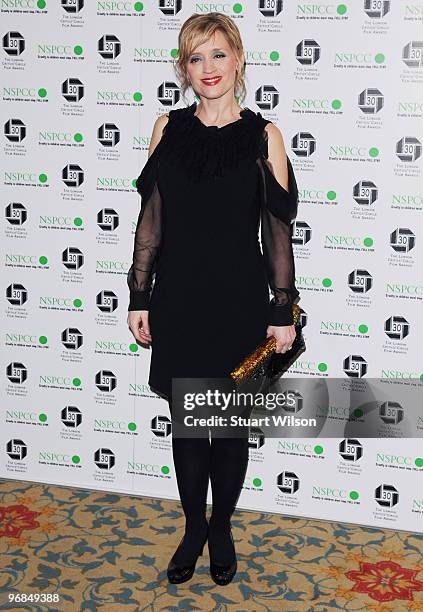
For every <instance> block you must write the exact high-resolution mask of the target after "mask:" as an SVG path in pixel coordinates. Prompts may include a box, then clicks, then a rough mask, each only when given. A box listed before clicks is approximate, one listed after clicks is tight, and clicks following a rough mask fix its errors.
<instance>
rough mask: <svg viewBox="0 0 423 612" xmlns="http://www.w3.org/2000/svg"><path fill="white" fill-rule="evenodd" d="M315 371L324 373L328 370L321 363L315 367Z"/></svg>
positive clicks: (325, 364)
mask: <svg viewBox="0 0 423 612" xmlns="http://www.w3.org/2000/svg"><path fill="white" fill-rule="evenodd" d="M317 369H318V370H319V372H326V370H327V369H328V366H327V363H324V362H323V361H322V362H320V363H319V365H318V366H317Z"/></svg>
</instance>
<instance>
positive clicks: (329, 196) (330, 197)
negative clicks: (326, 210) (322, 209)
mask: <svg viewBox="0 0 423 612" xmlns="http://www.w3.org/2000/svg"><path fill="white" fill-rule="evenodd" d="M326 197H327V199H328V200H330V201H331V202H332V201H333V200H336V191H328V192H327V194H326Z"/></svg>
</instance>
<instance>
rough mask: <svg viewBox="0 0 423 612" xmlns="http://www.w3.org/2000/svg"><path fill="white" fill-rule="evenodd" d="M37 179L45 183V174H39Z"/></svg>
mask: <svg viewBox="0 0 423 612" xmlns="http://www.w3.org/2000/svg"><path fill="white" fill-rule="evenodd" d="M38 180H39V181H40V183H46V182H47V174H44V173H43V174H40V176H39V177H38Z"/></svg>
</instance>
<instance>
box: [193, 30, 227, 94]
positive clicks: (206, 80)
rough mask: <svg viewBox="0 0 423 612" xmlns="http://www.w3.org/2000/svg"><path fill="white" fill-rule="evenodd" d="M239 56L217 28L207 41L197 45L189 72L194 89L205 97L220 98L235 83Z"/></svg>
mask: <svg viewBox="0 0 423 612" xmlns="http://www.w3.org/2000/svg"><path fill="white" fill-rule="evenodd" d="M236 66H237V58H236V56H235V54H234V52H233V51H232V49H231V48H230V46H229V44H228V42H227V40H226V38H225V36H224V34H223V33H222V32H221V31H220V30H217V31H216V32H215V33H214V36H213V37H212V38H210V39H209V40H208V41H207V42H205V43H203V44H202V45H199V46H198V47H195V48H194V50H193V51H192V53H191V54H190V56H189V58H188V64H187V72H188V75H189V79H190V81H191V85H192V88H193V89H194V91H195V92H196V93H197V94H198V95H200V96H204V97H205V98H220V97H221V96H222V95H223V94H225V93H226V92H227V91H230V90H231V89H234V85H235V70H236Z"/></svg>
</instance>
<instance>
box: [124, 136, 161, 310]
mask: <svg viewBox="0 0 423 612" xmlns="http://www.w3.org/2000/svg"><path fill="white" fill-rule="evenodd" d="M160 144H161V141H160V142H159V144H158V145H157V146H156V148H155V149H154V151H153V153H152V154H151V155H150V157H149V158H148V160H147V162H146V164H145V166H144V168H143V169H142V171H141V174H140V176H139V177H138V179H137V181H136V187H137V191H138V193H139V194H140V196H141V210H140V212H139V215H138V222H137V227H136V230H135V237H134V250H133V257H132V264H131V266H130V268H129V270H128V274H127V283H128V287H129V306H128V311H130V310H149V304H150V293H151V288H152V284H153V278H154V274H155V271H156V263H157V258H158V254H159V250H160V243H161V236H162V202H161V197H160V192H159V188H158V184H157V168H158V156H159V148H160Z"/></svg>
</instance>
